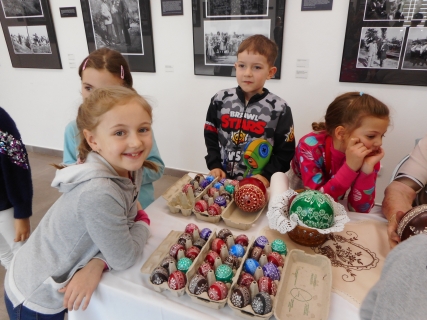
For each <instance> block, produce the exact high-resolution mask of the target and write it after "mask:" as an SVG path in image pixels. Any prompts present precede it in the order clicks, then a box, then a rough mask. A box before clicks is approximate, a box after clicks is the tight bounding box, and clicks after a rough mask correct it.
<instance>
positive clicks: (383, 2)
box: [363, 0, 426, 26]
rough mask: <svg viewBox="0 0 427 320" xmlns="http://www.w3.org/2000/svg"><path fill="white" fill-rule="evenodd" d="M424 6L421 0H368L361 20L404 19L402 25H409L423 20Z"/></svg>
mask: <svg viewBox="0 0 427 320" xmlns="http://www.w3.org/2000/svg"><path fill="white" fill-rule="evenodd" d="M424 7H425V1H423V0H368V1H366V5H365V14H364V17H363V20H365V21H393V20H394V21H396V20H397V21H405V24H404V26H409V25H413V24H415V23H417V21H418V20H420V21H419V22H421V20H425V17H424V14H423V12H424V11H425V10H426V9H425V8H424ZM423 22H424V21H423Z"/></svg>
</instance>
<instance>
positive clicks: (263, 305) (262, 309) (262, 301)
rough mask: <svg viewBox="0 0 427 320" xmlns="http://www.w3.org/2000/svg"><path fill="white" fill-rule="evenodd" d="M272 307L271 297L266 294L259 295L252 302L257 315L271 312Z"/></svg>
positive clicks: (260, 293)
mask: <svg viewBox="0 0 427 320" xmlns="http://www.w3.org/2000/svg"><path fill="white" fill-rule="evenodd" d="M272 306H273V304H272V301H271V297H270V295H269V294H268V293H266V292H259V293H257V294H256V296H255V297H254V298H253V300H252V310H254V312H255V313H256V314H261V315H263V314H267V313H269V312H271V309H272Z"/></svg>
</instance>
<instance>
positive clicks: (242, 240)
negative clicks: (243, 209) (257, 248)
mask: <svg viewBox="0 0 427 320" xmlns="http://www.w3.org/2000/svg"><path fill="white" fill-rule="evenodd" d="M234 243H236V244H240V245H242V246H243V247H247V246H248V244H249V238H248V236H247V235H245V234H239V235H238V236H237V237H236V239H234Z"/></svg>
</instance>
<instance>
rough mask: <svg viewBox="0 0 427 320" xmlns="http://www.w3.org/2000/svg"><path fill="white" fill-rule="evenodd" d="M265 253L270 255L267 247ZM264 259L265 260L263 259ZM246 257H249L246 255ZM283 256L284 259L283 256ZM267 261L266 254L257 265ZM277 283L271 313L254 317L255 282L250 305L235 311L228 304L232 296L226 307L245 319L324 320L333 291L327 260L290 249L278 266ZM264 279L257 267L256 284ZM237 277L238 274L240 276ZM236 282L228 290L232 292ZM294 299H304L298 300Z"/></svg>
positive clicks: (233, 307)
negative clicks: (307, 319)
mask: <svg viewBox="0 0 427 320" xmlns="http://www.w3.org/2000/svg"><path fill="white" fill-rule="evenodd" d="M264 250H265V251H266V253H267V254H268V253H270V252H271V247H270V245H267V246H266V247H265V248H264ZM263 256H264V257H263ZM248 257H249V255H248ZM282 257H284V256H283V255H282ZM265 262H266V255H264V254H263V255H261V258H260V265H261V266H262V265H264V263H265ZM279 271H280V281H275V283H276V286H277V293H276V296H272V295H270V298H271V300H272V309H271V312H269V313H266V314H264V315H260V314H256V313H255V312H254V311H253V309H252V305H251V303H252V299H253V297H254V296H255V295H256V294H257V293H258V284H257V283H256V282H255V281H254V282H253V283H252V284H251V286H250V288H249V291H250V295H251V302H250V303H249V304H248V305H247V306H245V307H243V308H237V307H235V306H234V305H233V304H232V302H231V294H230V296H229V298H228V304H229V306H230V308H232V309H233V311H234V313H235V314H236V315H238V316H239V317H242V318H245V319H256V318H259V319H270V318H271V317H272V316H273V315H274V316H275V317H276V319H278V320H281V319H286V320H288V319H295V320H299V319H302V318H309V319H318V320H320V319H327V318H328V313H329V305H330V292H331V288H332V269H331V262H330V260H329V259H328V258H327V257H325V256H322V255H318V254H316V255H311V254H306V253H305V252H304V251H301V250H296V249H295V250H291V251H290V252H289V253H288V255H287V256H286V258H285V265H284V267H283V268H280V267H279ZM261 276H263V271H262V269H261V268H258V269H257V270H256V272H255V274H254V278H255V280H256V281H258V279H259V278H260V277H261ZM239 277H240V274H239ZM235 286H237V283H236V284H234V285H233V286H232V287H231V291H233V289H234V288H235ZM296 296H302V297H304V298H303V299H302V300H304V301H301V299H300V298H298V299H296V298H295V297H296Z"/></svg>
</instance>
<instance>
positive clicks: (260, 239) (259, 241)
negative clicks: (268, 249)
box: [254, 236, 269, 249]
mask: <svg viewBox="0 0 427 320" xmlns="http://www.w3.org/2000/svg"><path fill="white" fill-rule="evenodd" d="M268 243H269V242H268V239H267V238H266V237H265V236H259V237H258V238H256V239H255V243H254V245H255V246H257V247H260V248H262V249H264V247H265V245H266V244H268Z"/></svg>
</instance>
